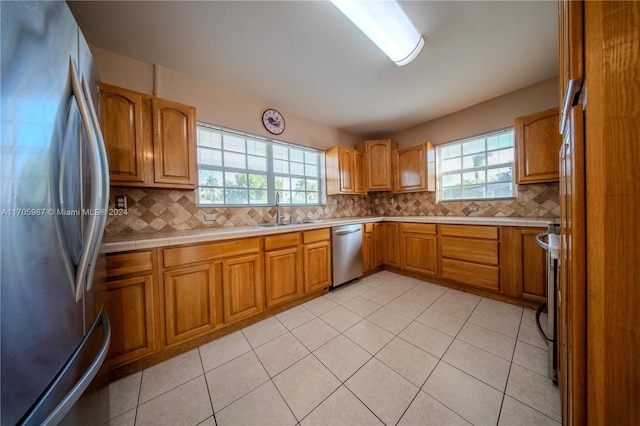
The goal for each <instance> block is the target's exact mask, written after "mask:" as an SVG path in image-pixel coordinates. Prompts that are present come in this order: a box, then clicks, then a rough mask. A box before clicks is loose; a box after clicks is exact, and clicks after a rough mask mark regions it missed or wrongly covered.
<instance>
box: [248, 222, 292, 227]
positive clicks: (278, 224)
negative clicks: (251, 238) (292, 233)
mask: <svg viewBox="0 0 640 426" xmlns="http://www.w3.org/2000/svg"><path fill="white" fill-rule="evenodd" d="M285 225H288V223H282V224H281V223H274V222H269V223H258V224H256V225H255V226H256V227H258V228H275V227H276V226H285Z"/></svg>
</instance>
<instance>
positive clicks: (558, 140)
mask: <svg viewBox="0 0 640 426" xmlns="http://www.w3.org/2000/svg"><path fill="white" fill-rule="evenodd" d="M559 121H560V116H559V110H558V108H552V109H549V110H546V111H542V112H538V113H536V114H531V115H527V116H524V117H518V118H516V120H515V137H516V143H515V156H516V162H515V163H516V183H517V184H527V183H542V182H557V181H558V180H559V173H558V158H559V157H558V155H559V152H560V145H561V144H562V137H561V136H560V131H559V130H558V126H559Z"/></svg>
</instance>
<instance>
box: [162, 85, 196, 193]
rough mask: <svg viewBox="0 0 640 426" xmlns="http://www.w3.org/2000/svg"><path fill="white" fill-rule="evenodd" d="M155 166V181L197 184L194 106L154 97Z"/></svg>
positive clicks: (186, 184) (192, 185)
mask: <svg viewBox="0 0 640 426" xmlns="http://www.w3.org/2000/svg"><path fill="white" fill-rule="evenodd" d="M152 116H153V167H154V180H155V182H156V183H164V184H180V185H184V186H185V187H188V188H195V187H196V186H197V185H198V178H197V168H196V139H195V138H196V135H195V132H196V120H195V108H193V107H190V106H187V105H183V104H180V103H177V102H172V101H168V100H166V99H160V98H153V100H152Z"/></svg>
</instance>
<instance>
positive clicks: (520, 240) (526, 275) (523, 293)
mask: <svg viewBox="0 0 640 426" xmlns="http://www.w3.org/2000/svg"><path fill="white" fill-rule="evenodd" d="M545 231H546V229H545V228H513V229H512V230H511V232H512V247H513V257H514V259H513V263H512V265H513V266H512V267H513V282H514V287H515V290H516V294H515V296H516V297H519V298H522V299H526V300H531V301H533V302H540V303H544V302H546V301H547V269H546V268H547V265H546V252H545V250H544V249H543V248H542V247H540V246H539V245H538V243H536V235H538V234H540V233H542V232H545Z"/></svg>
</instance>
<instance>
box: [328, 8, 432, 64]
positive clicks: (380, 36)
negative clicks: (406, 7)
mask: <svg viewBox="0 0 640 426" xmlns="http://www.w3.org/2000/svg"><path fill="white" fill-rule="evenodd" d="M331 3H333V4H334V6H336V7H337V8H338V9H340V11H341V12H342V13H343V14H344V15H345V16H346V17H347V18H349V19H350V20H351V22H353V23H354V24H355V25H356V26H357V27H358V28H360V31H362V32H363V33H364V34H365V35H366V36H367V37H369V39H370V40H371V41H373V42H374V43H375V44H376V46H378V48H379V49H380V50H382V51H383V52H384V53H385V54H386V55H387V56H388V57H389V59H391V60H392V61H393V62H394V63H395V64H396V65H398V66H399V67H401V66H403V65H407V64H408V63H410V62H411V61H413V60H414V59H415V58H416V56H418V54H419V53H420V52H421V51H422V48H423V47H424V44H425V40H424V37H423V36H422V35H421V34H420V33H419V32H418V30H416V28H415V27H414V26H413V24H412V23H411V21H410V20H409V18H408V17H407V15H406V14H405V13H404V11H403V10H402V8H401V7H400V5H399V4H398V3H396V2H395V1H357V0H331Z"/></svg>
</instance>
